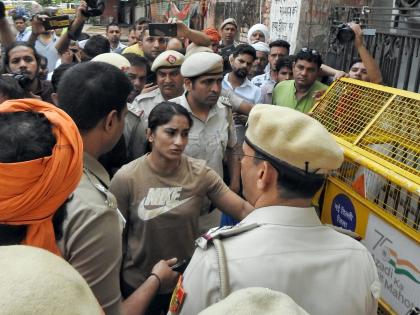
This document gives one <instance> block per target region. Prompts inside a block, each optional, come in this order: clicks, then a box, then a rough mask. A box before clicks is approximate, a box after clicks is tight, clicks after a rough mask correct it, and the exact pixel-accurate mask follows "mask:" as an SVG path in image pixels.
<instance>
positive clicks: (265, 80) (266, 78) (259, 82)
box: [251, 72, 277, 88]
mask: <svg viewBox="0 0 420 315" xmlns="http://www.w3.org/2000/svg"><path fill="white" fill-rule="evenodd" d="M251 83H252V84H254V85H255V86H258V87H260V88H262V87H263V86H264V85H267V84H272V85H274V84H276V83H277V82H276V81H274V80H273V79H272V78H271V73H270V72H266V73H263V74H260V75H257V76H255V77H253V78H252V79H251Z"/></svg>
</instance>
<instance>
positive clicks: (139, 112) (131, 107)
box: [127, 103, 144, 117]
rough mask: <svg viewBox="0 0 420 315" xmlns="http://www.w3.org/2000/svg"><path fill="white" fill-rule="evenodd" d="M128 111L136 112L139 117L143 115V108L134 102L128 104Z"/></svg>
mask: <svg viewBox="0 0 420 315" xmlns="http://www.w3.org/2000/svg"><path fill="white" fill-rule="evenodd" d="M127 108H128V111H129V112H130V113H132V114H134V115H135V116H137V117H141V116H142V115H143V112H144V111H143V110H142V109H140V108H138V107H137V106H136V105H135V104H134V103H131V104H127Z"/></svg>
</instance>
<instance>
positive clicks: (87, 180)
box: [58, 153, 124, 315]
mask: <svg viewBox="0 0 420 315" xmlns="http://www.w3.org/2000/svg"><path fill="white" fill-rule="evenodd" d="M83 164H84V168H83V176H82V178H81V180H80V183H79V186H78V187H77V189H76V190H75V192H74V193H73V195H72V197H71V199H70V201H69V202H68V203H67V205H66V209H67V217H66V219H65V220H64V223H63V237H62V238H61V240H60V241H59V242H58V246H59V248H60V251H61V253H62V255H63V258H64V259H65V260H66V261H68V262H69V263H70V264H71V265H72V266H73V267H74V268H75V269H76V270H77V271H78V272H79V273H80V274H81V275H82V276H83V278H84V279H85V280H86V281H87V283H88V284H89V286H90V288H91V289H92V291H93V293H94V295H95V297H96V298H97V300H98V302H99V304H100V305H101V307H102V308H103V310H104V311H105V313H106V314H107V315H109V314H112V315H119V314H121V293H120V285H119V283H120V280H119V279H120V267H121V258H122V228H123V222H124V221H123V218H122V215H121V214H120V213H119V211H118V209H117V202H116V199H115V197H114V196H113V195H112V194H111V193H110V192H109V191H108V187H109V184H110V179H109V175H108V173H107V172H106V170H105V169H104V168H103V166H102V165H101V164H100V163H99V162H98V161H97V160H96V159H94V158H93V157H92V156H90V155H89V154H87V153H84V157H83Z"/></svg>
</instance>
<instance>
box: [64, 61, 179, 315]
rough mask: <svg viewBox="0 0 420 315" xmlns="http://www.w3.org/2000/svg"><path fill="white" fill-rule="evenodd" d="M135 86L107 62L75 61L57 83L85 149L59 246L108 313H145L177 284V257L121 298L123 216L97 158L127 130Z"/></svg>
mask: <svg viewBox="0 0 420 315" xmlns="http://www.w3.org/2000/svg"><path fill="white" fill-rule="evenodd" d="M98 73H101V75H100V76H98ZM80 78H83V80H81V79H80ZM131 89H132V86H131V83H130V81H129V79H128V78H127V76H126V75H125V74H124V73H123V72H122V71H121V70H119V69H118V68H117V67H115V66H114V65H110V64H106V63H103V62H89V63H83V64H79V65H76V66H74V67H73V68H72V69H69V70H68V72H66V75H65V77H63V79H62V81H61V82H60V84H59V87H58V104H59V107H60V108H62V109H63V110H64V111H66V112H67V113H68V114H69V115H70V117H71V118H72V119H73V120H74V122H75V123H76V125H77V127H78V129H79V131H80V133H81V136H82V140H83V150H84V161H83V166H84V167H83V176H82V178H81V180H80V183H79V185H78V187H77V189H76V190H75V192H74V194H73V196H72V197H71V200H70V201H69V202H68V203H67V205H66V209H67V217H66V218H65V220H64V223H63V236H62V238H61V240H60V242H59V247H60V251H61V252H62V253H63V258H64V259H66V260H67V261H68V262H69V263H70V264H71V265H72V266H73V267H74V268H76V269H77V271H78V272H79V273H80V274H81V275H82V276H83V277H84V278H85V280H86V281H87V282H88V284H89V286H90V288H91V289H92V291H93V293H94V295H95V297H96V298H97V300H98V302H99V303H100V305H101V307H102V308H103V310H104V311H105V313H106V314H107V315H108V314H111V315H119V314H125V313H127V312H130V313H136V314H143V312H144V310H145V309H146V308H147V305H148V303H149V302H150V300H151V299H152V298H153V297H154V295H155V294H156V293H157V291H158V290H159V288H161V289H164V287H165V286H167V285H168V286H169V285H172V282H173V281H174V280H175V279H176V273H174V272H172V270H171V269H170V268H169V266H168V264H171V263H174V261H161V262H160V263H159V264H158V265H156V266H155V268H154V270H153V273H154V274H155V275H154V276H151V277H149V278H148V279H147V281H146V282H145V283H144V284H143V286H141V287H140V288H138V289H137V290H136V293H135V294H134V295H133V297H129V298H128V299H127V300H125V301H124V302H123V303H122V302H121V291H120V277H119V273H120V265H121V259H122V227H123V224H124V218H123V217H122V215H121V214H120V212H119V211H118V208H117V203H116V199H115V197H114V196H113V195H112V193H110V192H109V190H108V187H109V185H110V179H109V175H108V173H107V172H106V170H105V169H104V167H103V166H102V165H101V164H100V163H99V161H98V158H99V156H100V155H102V154H104V153H106V152H108V151H110V150H111V149H112V148H113V146H114V145H115V144H116V143H117V141H118V140H119V139H120V137H121V135H122V131H123V128H124V118H125V115H126V113H127V107H126V101H127V97H128V95H129V93H130V91H131ZM80 91H83V93H81V92H80ZM171 278H172V279H171ZM165 283H166V284H165ZM150 290H151V291H150Z"/></svg>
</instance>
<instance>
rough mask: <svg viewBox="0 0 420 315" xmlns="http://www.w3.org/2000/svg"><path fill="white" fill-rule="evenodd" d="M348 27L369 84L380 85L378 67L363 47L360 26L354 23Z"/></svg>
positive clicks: (380, 76) (380, 75)
mask: <svg viewBox="0 0 420 315" xmlns="http://www.w3.org/2000/svg"><path fill="white" fill-rule="evenodd" d="M349 25H350V27H351V29H352V30H353V32H354V34H355V39H354V46H355V47H356V49H357V51H358V53H359V56H360V59H362V62H363V64H364V65H365V67H366V71H367V74H368V77H369V79H370V82H372V83H377V84H381V83H382V74H381V70H380V69H379V66H378V64H377V63H376V61H375V59H374V58H373V56H372V55H371V54H370V53H369V51H368V50H367V48H366V47H365V46H364V45H363V31H362V29H361V28H360V25H359V24H356V23H350V24H349Z"/></svg>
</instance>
